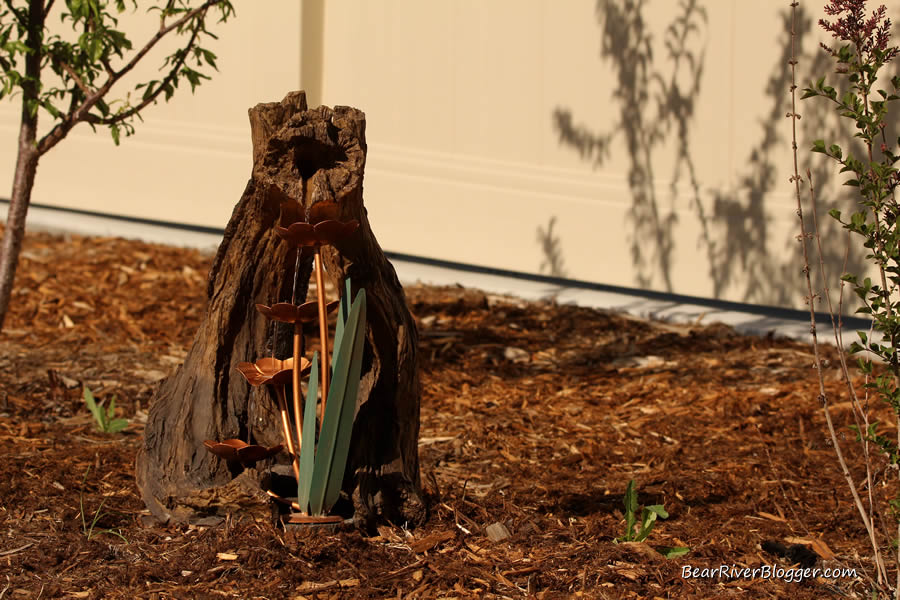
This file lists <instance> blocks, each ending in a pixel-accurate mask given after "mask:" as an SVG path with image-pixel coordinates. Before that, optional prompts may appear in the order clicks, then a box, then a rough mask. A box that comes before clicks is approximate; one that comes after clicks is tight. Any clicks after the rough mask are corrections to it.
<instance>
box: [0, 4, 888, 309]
mask: <svg viewBox="0 0 900 600" xmlns="http://www.w3.org/2000/svg"><path fill="white" fill-rule="evenodd" d="M236 4H237V9H238V18H237V19H236V20H235V21H234V22H233V23H230V24H228V25H226V26H225V27H224V28H223V29H222V31H221V43H219V44H217V45H216V48H217V50H216V51H217V52H218V53H219V55H220V57H221V60H220V63H221V64H220V71H221V73H220V74H219V75H217V76H216V77H215V78H214V80H213V81H212V82H208V83H206V84H204V86H203V87H201V88H200V89H199V90H198V93H197V94H196V96H193V97H191V96H190V95H188V94H179V96H176V98H175V99H174V100H173V101H172V103H171V104H169V105H168V106H159V107H156V108H155V109H154V111H152V112H150V113H148V114H147V115H146V122H145V123H144V124H142V125H140V127H139V129H138V134H137V135H136V136H135V137H133V138H131V139H128V140H126V141H125V142H123V145H122V147H121V148H115V147H114V146H113V145H112V143H111V141H109V139H108V137H107V136H106V135H92V134H91V133H90V131H89V130H82V131H80V132H78V133H77V134H75V136H74V137H73V139H71V140H66V141H65V142H64V143H63V144H61V145H60V146H59V147H58V148H57V149H55V150H53V152H52V153H51V154H50V155H48V156H47V157H45V159H44V161H43V162H42V163H41V167H40V171H39V172H40V178H39V184H38V187H37V189H36V191H35V197H34V200H35V201H36V202H43V203H47V204H55V205H62V206H73V207H78V208H86V209H91V210H103V211H109V212H113V213H117V214H131V215H135V216H141V217H149V218H157V219H162V220H172V221H181V222H186V223H194V224H201V225H208V226H213V227H222V226H224V224H225V222H226V221H227V218H228V215H229V214H230V212H231V209H232V207H233V205H234V203H235V202H236V201H237V200H238V198H239V197H240V194H241V191H242V190H243V186H244V184H245V182H246V179H247V177H248V175H249V171H250V148H249V127H248V124H247V116H246V110H247V108H248V107H250V106H252V105H253V104H255V103H257V102H263V101H273V100H278V99H280V98H281V97H282V96H283V95H284V94H285V93H286V92H287V91H289V90H291V89H296V88H301V87H302V88H305V89H307V92H308V94H309V98H310V103H311V104H318V103H324V104H328V105H334V104H347V105H352V106H356V107H359V108H361V109H362V110H364V111H365V112H366V114H367V119H368V131H367V138H368V143H369V155H368V164H367V171H366V183H365V186H366V202H367V205H368V207H369V216H370V219H371V221H372V223H373V227H374V229H375V232H376V235H377V236H378V238H379V241H380V242H381V244H382V246H383V247H385V248H386V249H388V250H392V251H397V252H404V253H408V254H413V255H419V256H425V257H431V258H439V259H445V260H452V261H459V262H464V263H473V264H478V265H486V266H491V267H496V268H502V269H511V270H516V271H524V272H529V273H544V274H554V275H561V276H564V277H570V278H574V279H581V280H588V281H594V282H599V283H604V284H613V285H621V286H628V287H644V288H648V289H654V290H661V291H671V292H675V293H680V294H688V295H696V296H709V297H717V298H722V299H727V300H734V301H744V302H753V303H761V304H772V305H780V306H794V307H800V306H802V292H801V291H800V290H801V286H800V283H801V282H800V279H799V263H798V262H797V260H798V252H799V248H798V244H797V243H796V241H795V239H794V238H795V236H796V234H797V224H796V216H795V214H794V211H795V208H796V201H795V199H794V196H793V193H792V189H793V188H792V187H791V185H790V184H789V182H788V177H789V165H790V145H789V144H790V120H788V119H786V118H785V114H786V113H787V112H788V110H789V96H788V91H789V90H788V84H789V80H788V78H787V77H788V72H787V70H786V67H787V65H786V61H787V58H788V56H789V55H788V54H787V44H788V42H789V37H788V32H789V29H788V24H789V14H790V12H789V11H790V8H789V2H788V1H786V0H760V1H758V2H752V3H748V2H741V1H738V0H680V1H678V2H676V1H675V0H645V1H643V2H641V1H637V2H634V1H627V2H626V1H625V0H596V1H595V0H565V1H564V2H557V1H551V0H431V1H428V2H415V1H412V0H302V2H301V1H300V0H266V1H265V2H237V3H236ZM822 4H824V0H816V1H815V2H808V1H804V2H802V5H803V6H801V19H800V24H799V26H798V29H799V31H800V32H801V37H800V40H799V41H800V45H799V46H798V58H799V60H800V66H799V69H800V70H799V76H798V83H799V84H800V85H805V84H806V83H807V82H808V81H809V79H810V73H811V72H816V73H822V74H825V73H827V72H831V69H830V68H829V66H828V64H827V61H826V60H825V59H826V56H825V55H824V53H823V52H821V51H820V50H818V49H817V44H818V42H819V40H821V39H825V38H824V37H823V36H822V35H820V34H819V32H818V28H817V27H816V26H815V25H814V22H815V20H817V19H818V16H819V14H820V12H821V6H822ZM889 6H890V7H891V8H892V9H894V10H895V12H894V13H893V14H897V13H896V10H897V9H900V2H897V1H893V2H892V3H889ZM813 15H814V16H813ZM816 61H818V64H816ZM811 102H813V101H806V102H804V103H803V104H801V107H800V112H801V113H802V114H803V116H804V119H803V120H802V121H801V122H800V125H801V128H800V133H799V135H800V146H801V148H806V147H808V146H809V144H810V143H811V141H812V139H814V136H815V129H816V125H817V124H818V123H820V122H822V121H823V120H825V121H826V124H825V126H824V128H825V130H826V132H825V133H826V134H827V135H826V137H827V136H828V135H834V134H835V131H836V130H835V125H834V120H833V119H830V109H828V108H826V107H824V106H823V105H822V104H821V103H819V104H811ZM15 114H16V111H15V110H14V109H13V107H12V106H11V105H10V104H9V103H5V104H4V105H0V185H5V186H6V188H8V187H9V186H8V182H9V181H10V177H11V168H12V163H13V155H14V150H15ZM829 119H830V120H829ZM820 137H821V135H820ZM829 139H830V138H829ZM86 157H89V159H88V158H86ZM801 160H802V161H803V162H804V163H808V164H809V165H810V167H811V168H813V169H814V172H815V173H816V180H817V182H818V185H819V187H820V188H821V191H820V196H821V202H822V204H823V211H822V212H823V213H824V208H825V207H826V206H830V205H833V204H836V203H837V204H840V203H842V202H844V203H846V199H842V198H840V197H839V196H838V194H839V190H838V186H836V185H835V184H834V180H831V181H830V182H829V181H826V180H825V179H824V176H825V173H827V172H829V169H827V168H825V166H824V165H823V164H822V163H821V161H819V162H813V161H811V159H810V158H809V156H808V155H807V154H805V153H804V154H802V155H801ZM0 189H3V188H2V187H0ZM833 233H834V230H833V229H832V230H830V232H829V235H828V236H827V239H826V242H827V244H828V251H829V253H830V256H831V259H833V260H831V262H830V263H829V264H831V265H833V264H834V263H835V261H838V262H839V259H838V258H837V257H840V256H841V255H842V252H843V251H842V249H841V247H840V244H839V241H838V237H839V236H835V235H833ZM856 262H858V260H857V261H856Z"/></svg>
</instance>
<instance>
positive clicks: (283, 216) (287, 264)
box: [136, 92, 426, 524]
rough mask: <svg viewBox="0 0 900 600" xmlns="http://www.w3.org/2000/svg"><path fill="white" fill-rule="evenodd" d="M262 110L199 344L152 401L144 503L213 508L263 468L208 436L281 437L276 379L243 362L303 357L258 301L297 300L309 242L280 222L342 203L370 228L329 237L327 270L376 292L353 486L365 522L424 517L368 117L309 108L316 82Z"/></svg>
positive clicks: (406, 340) (412, 396) (351, 467)
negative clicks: (336, 239)
mask: <svg viewBox="0 0 900 600" xmlns="http://www.w3.org/2000/svg"><path fill="white" fill-rule="evenodd" d="M249 112H250V124H251V137H252V141H253V172H252V177H251V179H250V181H249V182H248V183H247V186H246V188H245V189H244V192H243V195H242V196H241V199H240V202H238V204H237V206H236V207H235V209H234V213H233V214H232V216H231V220H230V221H229V223H228V226H227V228H226V230H225V236H224V239H223V240H222V244H221V245H220V246H219V250H218V253H217V254H216V257H215V260H214V262H213V265H212V268H211V270H210V273H209V283H208V288H207V294H208V306H207V310H206V314H205V316H204V318H203V321H202V323H201V325H200V328H199V330H198V332H197V335H196V337H195V338H194V341H193V345H192V347H191V349H190V351H189V352H188V355H187V357H186V358H185V362H184V364H183V365H182V366H181V367H179V368H178V369H177V371H176V372H175V373H174V374H172V375H170V376H169V377H168V378H167V379H166V380H165V381H164V382H163V383H162V385H161V387H160V388H159V390H158V391H157V392H156V394H155V396H154V398H153V400H152V402H151V405H150V413H149V418H148V421H147V425H146V430H145V434H144V444H143V446H142V447H141V449H140V451H139V453H138V459H137V474H136V476H137V485H138V487H139V488H140V491H141V493H142V495H143V499H144V502H145V503H146V505H147V507H148V508H149V509H150V511H151V512H152V513H153V514H154V515H155V516H156V517H157V518H159V519H161V520H164V521H169V520H174V521H185V520H188V519H190V518H191V517H192V516H193V515H195V514H196V512H197V511H198V510H200V508H198V498H202V499H203V502H201V503H200V504H201V505H202V504H203V503H205V502H214V499H215V497H216V493H215V492H216V489H217V488H225V487H226V486H228V484H229V483H230V482H231V481H232V480H233V479H234V478H235V477H236V476H238V475H239V474H241V473H242V472H243V473H244V474H243V475H242V476H241V478H242V480H243V481H244V484H243V485H245V486H246V481H245V480H246V479H247V475H248V474H253V473H256V471H250V472H247V471H243V469H242V468H241V467H240V466H239V465H233V464H232V465H230V466H229V464H228V463H226V462H225V461H223V460H221V459H219V458H217V457H216V456H215V455H213V454H212V453H210V452H208V451H207V450H206V449H205V448H204V447H203V442H204V440H207V439H213V440H217V439H218V440H223V439H227V438H240V439H243V440H247V439H248V438H249V439H250V440H251V441H253V442H254V443H258V444H262V445H274V444H277V443H279V442H280V441H281V430H280V427H279V423H280V420H279V416H278V413H277V410H276V408H275V403H274V402H273V401H272V398H270V397H269V391H268V389H267V388H268V386H260V387H258V388H251V387H250V386H249V385H248V384H247V382H246V381H245V380H244V378H243V377H242V376H241V375H240V374H239V373H238V372H237V370H236V369H235V367H236V366H237V364H238V363H240V362H244V361H248V362H253V361H255V360H257V359H258V358H262V357H264V356H271V355H272V354H273V352H274V354H276V355H277V357H278V358H285V357H287V356H290V344H291V330H290V325H284V326H282V327H279V326H278V324H276V323H274V322H272V321H268V320H267V319H265V318H264V317H263V316H262V315H260V314H258V313H257V311H256V309H255V304H257V303H259V304H267V305H271V304H273V303H276V302H285V301H288V302H289V301H290V298H291V293H292V287H293V285H294V270H295V269H294V267H295V260H296V251H295V250H294V249H292V248H289V247H288V244H285V243H282V241H281V240H280V238H279V237H278V236H277V235H276V234H275V226H276V225H282V226H287V225H289V224H290V223H292V222H294V221H295V220H298V219H302V218H303V215H305V214H308V212H307V211H308V209H309V208H310V207H311V206H312V205H315V204H319V203H333V204H330V206H331V208H332V209H333V210H336V212H337V218H339V219H340V220H345V221H346V220H350V219H358V220H359V222H360V227H359V229H357V231H356V232H355V233H354V234H353V235H352V236H350V237H349V238H347V239H346V240H344V241H343V242H341V243H339V244H337V246H336V247H326V248H323V259H324V263H325V266H326V269H327V276H328V278H329V279H330V281H331V283H332V284H333V285H334V286H335V289H341V281H342V280H343V278H344V277H348V276H349V277H350V278H351V280H352V285H353V288H354V293H355V291H356V289H358V288H360V287H364V288H365V289H366V298H367V302H368V319H367V325H368V330H367V335H366V346H365V351H364V364H363V374H362V381H361V384H360V389H359V396H358V399H357V407H358V412H357V416H356V421H355V424H354V430H353V436H352V441H351V446H350V456H349V459H348V465H347V470H346V475H345V479H344V486H343V489H344V491H346V492H347V493H348V494H349V495H351V497H352V498H353V501H354V502H353V504H354V510H355V513H356V516H357V517H358V518H361V519H362V520H363V521H364V522H366V523H370V524H371V523H372V522H374V521H375V520H377V519H387V520H390V521H392V522H395V523H409V524H415V523H420V522H422V521H423V520H424V519H425V515H426V510H425V504H424V502H423V499H422V495H421V492H420V480H419V464H418V449H417V442H418V433H419V399H420V386H419V378H418V371H417V367H416V341H417V333H416V327H415V322H414V320H413V318H412V315H411V314H410V313H409V310H408V308H407V305H406V299H405V296H404V293H403V288H402V287H401V285H400V282H399V280H398V279H397V275H396V273H395V271H394V268H393V267H392V266H391V264H390V263H389V262H388V260H387V258H386V257H385V255H384V252H383V251H382V250H381V248H380V246H379V245H378V242H377V241H376V239H375V236H374V234H373V233H372V230H371V228H370V226H369V221H368V219H367V217H366V209H365V207H364V206H363V186H362V183H363V170H364V166H365V159H366V140H365V123H366V122H365V115H364V113H362V112H361V111H359V110H357V109H354V108H349V107H340V106H339V107H335V108H334V109H330V108H328V107H319V108H317V109H313V110H308V109H307V106H306V97H305V95H304V93H303V92H294V93H291V94H288V96H286V97H285V98H284V100H282V101H281V102H278V103H269V104H259V105H257V106H255V107H254V108H252V109H250V111H249ZM326 205H329V204H326ZM310 271H311V265H310V261H309V260H308V259H306V260H304V261H303V263H302V265H301V269H300V270H299V275H298V277H297V281H296V286H297V298H298V301H302V300H303V299H304V298H305V297H306V294H307V288H308V284H309V277H310ZM273 328H274V329H273ZM273 331H274V334H273ZM251 419H252V423H251ZM263 466H265V465H263ZM263 470H264V469H259V472H262V471H263ZM230 487H234V486H230ZM229 489H230V488H229ZM210 498H213V500H209V499H210Z"/></svg>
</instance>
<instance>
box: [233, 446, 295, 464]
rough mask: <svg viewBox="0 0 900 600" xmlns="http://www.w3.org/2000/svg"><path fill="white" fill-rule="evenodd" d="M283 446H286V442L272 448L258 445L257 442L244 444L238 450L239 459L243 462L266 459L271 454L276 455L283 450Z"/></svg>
mask: <svg viewBox="0 0 900 600" xmlns="http://www.w3.org/2000/svg"><path fill="white" fill-rule="evenodd" d="M282 448H284V444H278V445H276V446H272V447H271V448H266V447H265V446H257V445H256V444H253V445H250V446H244V447H243V448H240V449H239V450H238V451H237V457H238V460H239V461H241V462H242V463H254V462H256V461H259V460H264V459H266V458H269V457H271V456H275V455H276V454H278V453H279V452H281V450H282Z"/></svg>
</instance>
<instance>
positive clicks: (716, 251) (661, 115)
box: [539, 0, 864, 308]
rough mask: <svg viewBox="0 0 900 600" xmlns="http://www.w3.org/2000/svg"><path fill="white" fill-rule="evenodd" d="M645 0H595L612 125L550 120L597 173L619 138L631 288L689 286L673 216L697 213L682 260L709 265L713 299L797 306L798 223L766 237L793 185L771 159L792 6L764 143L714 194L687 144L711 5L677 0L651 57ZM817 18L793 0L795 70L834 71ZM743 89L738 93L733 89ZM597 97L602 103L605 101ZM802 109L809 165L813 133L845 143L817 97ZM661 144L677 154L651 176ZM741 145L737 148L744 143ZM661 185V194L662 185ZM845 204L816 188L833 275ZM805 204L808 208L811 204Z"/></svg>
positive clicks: (778, 147)
mask: <svg viewBox="0 0 900 600" xmlns="http://www.w3.org/2000/svg"><path fill="white" fill-rule="evenodd" d="M650 5H651V2H650V1H649V0H598V2H597V6H596V13H597V18H598V21H599V23H600V28H601V49H600V57H601V60H603V61H604V62H608V63H609V64H610V65H611V66H612V67H613V70H614V72H615V75H616V81H615V83H614V90H613V92H612V104H613V105H614V106H616V107H617V108H618V111H619V117H618V119H617V122H616V123H615V124H614V125H613V126H612V127H610V129H609V130H608V131H599V132H598V131H591V130H589V129H588V128H586V127H583V126H580V125H578V124H577V122H578V121H577V119H576V117H575V116H573V115H572V112H571V110H570V109H567V108H564V107H557V108H556V109H555V110H554V112H553V123H554V126H555V129H556V131H557V132H558V134H559V140H560V143H561V144H562V145H565V146H569V147H570V148H572V149H573V150H575V151H577V152H578V154H579V156H580V157H581V158H582V159H583V160H585V161H586V162H590V163H591V164H592V166H593V167H595V168H599V167H601V166H603V165H604V163H605V162H606V161H607V160H608V159H609V156H610V151H611V148H612V147H613V145H614V144H616V145H620V144H621V145H624V147H625V149H626V150H627V156H628V159H629V162H628V165H629V166H628V174H627V175H628V186H629V190H630V193H631V203H630V207H629V209H628V213H627V223H626V226H627V227H628V228H629V229H628V232H629V245H630V248H629V249H630V255H631V260H632V264H633V268H634V273H635V284H636V285H637V286H639V287H645V288H654V289H660V288H661V289H663V290H665V291H667V292H675V291H679V292H684V291H685V290H683V289H682V290H676V289H675V288H676V285H677V284H676V282H673V281H672V271H673V259H674V256H675V253H674V250H675V240H676V239H677V235H676V233H677V227H678V226H679V216H681V218H684V215H692V216H693V218H696V219H697V221H698V223H699V226H700V227H699V230H700V232H701V233H700V239H699V240H697V243H698V246H697V247H700V248H702V249H703V252H702V257H701V256H698V254H697V253H694V252H690V251H689V252H686V253H685V252H682V255H684V256H690V260H691V261H700V260H703V261H704V262H705V265H704V266H705V268H706V270H707V272H708V275H709V278H710V280H711V282H712V289H713V294H714V297H715V298H723V297H725V296H726V295H727V296H728V298H729V299H732V300H734V299H737V300H740V301H744V302H750V303H757V304H771V305H779V306H792V307H798V308H799V307H802V306H803V300H802V297H803V292H802V289H803V288H802V280H801V273H800V267H801V248H800V245H799V244H798V243H797V240H796V233H798V232H799V229H798V228H797V229H792V233H791V235H790V236H789V237H787V238H786V239H784V240H782V241H779V240H776V239H771V238H772V233H771V229H772V228H771V223H770V222H769V216H767V211H766V210H765V208H766V202H767V201H771V200H770V199H771V194H772V193H773V192H776V191H777V192H779V193H780V194H782V197H783V195H784V194H787V193H789V192H790V190H791V189H792V188H790V187H789V185H790V184H789V182H788V181H786V180H785V181H783V182H782V181H776V180H775V173H776V172H778V171H779V169H777V168H776V167H781V169H780V171H781V172H785V171H786V169H787V165H776V164H774V159H773V157H774V156H783V155H784V149H786V148H789V147H790V122H789V121H788V120H787V119H786V118H785V115H786V114H787V113H788V112H789V110H790V95H789V86H790V72H789V70H788V60H789V58H790V30H791V13H790V8H786V9H785V10H783V11H782V12H781V13H780V15H779V16H780V22H781V27H780V35H779V39H781V40H783V41H784V44H783V51H782V52H781V53H780V55H779V57H778V60H777V61H776V62H775V63H774V64H773V65H772V66H771V69H770V72H771V73H772V75H771V77H770V78H769V80H768V81H767V82H766V84H765V93H766V97H767V98H768V99H769V102H770V104H769V107H768V109H767V110H766V111H765V113H764V115H765V116H764V117H763V118H762V119H761V120H760V123H759V127H760V133H759V138H758V140H757V141H756V142H755V143H754V144H753V145H752V146H750V147H749V148H748V149H747V150H746V154H745V155H744V158H743V160H742V162H740V163H738V164H742V165H744V166H743V167H739V169H738V172H737V173H736V174H735V180H736V181H737V185H736V186H735V188H734V189H726V190H715V189H709V188H703V187H702V182H700V181H698V179H697V173H696V168H695V162H694V158H693V156H692V153H691V147H690V132H691V126H692V125H693V124H694V122H695V121H696V119H697V116H698V115H696V114H695V107H696V101H697V98H698V96H699V94H700V91H701V81H702V79H703V69H704V62H705V57H706V52H707V41H706V40H707V38H708V20H707V13H706V10H705V8H704V6H703V4H702V3H701V2H699V1H698V0H680V2H679V6H678V16H677V18H676V19H674V20H673V21H672V22H671V23H670V24H669V25H668V26H667V28H666V29H665V32H664V33H663V39H662V47H663V48H665V54H666V56H665V57H664V59H662V60H657V59H656V57H654V54H653V51H652V48H653V37H652V33H651V31H650V29H649V25H648V23H647V21H646V19H645V13H646V12H647V11H649V10H652V8H648V7H650ZM813 23H814V19H813V18H812V17H811V16H810V14H809V12H808V11H805V10H804V9H803V8H802V7H800V8H799V9H798V19H797V47H798V48H804V51H803V52H801V51H798V53H797V54H798V56H797V59H798V60H799V62H800V66H801V67H802V71H800V72H801V73H821V74H829V73H832V72H833V68H832V67H831V65H830V59H829V57H828V56H827V55H826V54H825V52H823V51H821V50H820V49H819V48H818V45H817V43H816V42H815V41H814V39H813V37H812V36H811V34H812V27H813ZM804 77H807V76H806V75H800V74H798V85H799V86H800V87H801V88H802V87H804V86H805V85H806V84H807V83H808V82H807V81H805V80H804V79H803V78H804ZM738 81H739V82H740V79H739V78H738ZM738 85H741V83H738ZM745 85H746V83H745ZM750 85H752V82H751V83H750ZM740 92H741V89H740V88H737V89H736V90H735V93H738V94H739V93H740ZM798 98H799V94H798ZM598 100H599V101H600V102H604V103H605V102H606V99H598ZM798 102H799V100H798ZM798 112H800V113H801V114H802V116H803V119H802V120H801V121H800V129H798V143H799V145H800V157H801V164H802V163H804V162H807V161H806V160H805V159H806V157H808V156H809V153H808V151H807V146H808V145H809V143H810V142H809V141H811V140H813V139H814V138H816V137H824V138H825V140H826V143H830V142H829V140H834V141H837V142H838V143H841V144H844V143H846V142H845V139H846V138H842V137H841V136H838V135H837V133H838V127H837V118H836V117H835V116H834V115H833V114H832V111H831V109H830V108H829V107H828V106H826V105H825V103H824V102H815V101H813V100H808V101H805V102H802V103H800V104H799V106H798ZM618 138H622V139H621V140H620V139H618ZM663 146H665V147H666V148H671V147H674V148H675V152H676V155H675V156H676V160H675V163H674V168H673V170H672V171H671V172H666V173H660V172H658V169H657V168H656V165H655V163H654V151H656V150H658V149H661V148H662V147H663ZM737 151H738V153H741V152H744V151H743V150H742V149H741V148H738V149H737ZM739 155H740V154H739ZM666 162H667V163H669V162H670V161H666ZM801 169H803V167H802V166H801ZM833 172H834V169H833V165H831V164H826V163H825V162H824V161H818V162H817V166H816V168H815V169H814V170H813V181H814V182H821V183H824V182H825V181H828V178H829V176H830V175H831V174H832V173H833ZM779 186H781V187H779ZM832 187H834V186H832ZM666 189H668V190H669V192H668V193H665V192H661V191H660V190H666ZM679 189H682V190H683V189H688V190H690V192H689V195H690V203H689V206H690V210H689V211H682V212H680V213H679V212H678V211H677V210H676V201H677V199H678V192H677V191H678V190H679ZM701 190H702V192H703V196H702V197H701ZM704 199H705V200H704ZM804 200H805V201H806V199H804ZM852 202H853V200H852V196H851V195H849V194H846V193H843V192H841V193H840V194H836V193H835V191H834V190H828V189H822V190H819V191H818V205H819V211H818V212H819V215H821V218H820V226H822V234H823V235H822V241H823V245H824V250H825V263H826V270H827V271H828V273H829V274H830V275H829V276H834V275H837V274H838V273H840V272H841V271H842V263H843V261H844V255H845V251H846V243H845V240H846V237H845V235H843V234H841V233H840V232H841V229H840V226H839V225H838V224H836V223H835V222H833V220H832V219H830V217H828V216H827V214H826V213H827V211H828V210H829V209H830V208H833V207H837V208H841V209H843V210H846V209H847V208H848V207H849V206H851V205H852ZM783 209H784V210H785V211H790V212H789V217H786V218H793V217H794V213H795V207H794V206H792V205H790V204H788V205H784V208H783ZM778 210H781V207H778ZM805 210H807V212H809V210H808V208H805ZM768 212H769V214H771V212H772V211H771V210H769V211H768ZM551 225H552V221H551ZM547 232H548V233H549V232H550V228H548V230H547ZM539 237H540V234H539ZM544 247H545V248H546V245H545V246H544ZM545 255H547V252H546V250H545ZM846 270H847V271H851V272H862V270H864V261H863V260H862V253H861V252H855V251H854V252H851V253H850V255H849V258H848V263H847V269H846ZM820 308H821V307H820Z"/></svg>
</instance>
